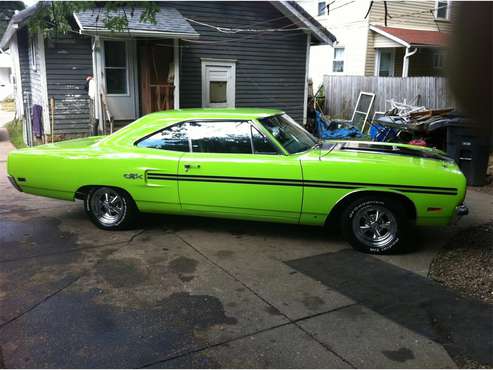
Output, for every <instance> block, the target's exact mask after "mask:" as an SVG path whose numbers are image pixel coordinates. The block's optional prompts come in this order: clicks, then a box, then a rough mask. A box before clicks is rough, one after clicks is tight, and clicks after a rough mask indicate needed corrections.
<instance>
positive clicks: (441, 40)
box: [300, 0, 453, 88]
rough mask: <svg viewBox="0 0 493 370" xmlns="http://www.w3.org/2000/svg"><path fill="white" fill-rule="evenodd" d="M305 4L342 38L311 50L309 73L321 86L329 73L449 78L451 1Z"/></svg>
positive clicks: (307, 0)
mask: <svg viewBox="0 0 493 370" xmlns="http://www.w3.org/2000/svg"><path fill="white" fill-rule="evenodd" d="M300 4H301V5H302V6H303V7H304V8H305V9H306V10H307V11H308V12H309V13H310V14H311V15H312V16H313V17H314V18H315V19H316V20H318V21H319V22H320V23H321V24H322V25H324V26H325V27H326V28H327V29H328V30H329V31H330V32H331V33H332V34H333V35H334V36H335V37H336V38H337V43H335V44H334V45H333V46H328V45H321V46H312V47H311V50H310V71H309V75H310V77H311V78H312V79H313V82H314V87H315V88H316V87H317V86H319V85H320V84H321V83H322V82H323V76H324V75H325V74H328V75H355V76H404V77H405V76H439V75H442V74H443V67H444V58H445V49H444V48H445V47H446V43H447V33H448V32H449V31H450V29H451V23H450V19H451V13H452V9H453V3H452V2H451V1H370V0H357V1H351V0H335V1H334V0H333V1H318V0H304V1H302V2H301V3H300ZM385 8H387V16H386V14H385V13H386V12H385Z"/></svg>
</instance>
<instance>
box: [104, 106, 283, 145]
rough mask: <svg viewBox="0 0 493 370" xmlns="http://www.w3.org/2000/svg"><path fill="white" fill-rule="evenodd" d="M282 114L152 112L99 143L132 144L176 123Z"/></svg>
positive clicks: (256, 110) (254, 111)
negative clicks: (120, 142) (122, 141)
mask: <svg viewBox="0 0 493 370" xmlns="http://www.w3.org/2000/svg"><path fill="white" fill-rule="evenodd" d="M283 113H284V112H283V111H281V110H278V109H270V108H185V109H173V110H167V111H162V112H154V113H150V114H147V115H145V116H143V117H141V118H139V119H138V120H136V121H135V122H133V123H131V124H130V125H127V126H126V127H124V128H122V129H120V130H118V131H117V132H115V133H113V134H112V135H110V136H108V137H107V138H106V139H105V140H104V141H102V142H101V143H103V142H106V141H109V142H118V141H120V140H122V139H123V140H128V141H129V142H133V141H134V140H136V139H140V138H142V137H143V136H145V135H148V134H150V133H152V132H154V131H157V130H160V129H163V128H165V127H167V126H170V125H172V124H175V123H177V122H185V121H192V120H224V121H229V120H231V121H234V120H252V119H258V118H263V117H270V116H275V115H279V114H283ZM125 138H127V139H125Z"/></svg>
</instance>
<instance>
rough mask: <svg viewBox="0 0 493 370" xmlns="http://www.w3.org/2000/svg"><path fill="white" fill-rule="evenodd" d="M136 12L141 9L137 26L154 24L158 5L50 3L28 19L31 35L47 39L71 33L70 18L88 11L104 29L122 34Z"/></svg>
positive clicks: (147, 3)
mask: <svg viewBox="0 0 493 370" xmlns="http://www.w3.org/2000/svg"><path fill="white" fill-rule="evenodd" d="M136 8H139V9H142V13H141V15H140V22H144V23H152V24H155V23H156V13H157V12H158V11H159V5H158V4H157V3H155V2H154V1H142V2H139V1H107V2H104V3H101V2H96V1H52V2H50V3H44V4H42V5H41V6H40V9H39V11H38V12H37V13H36V14H35V15H34V16H33V17H32V18H31V20H30V22H29V28H30V30H31V31H32V32H42V33H43V34H44V35H45V36H46V37H48V38H56V37H57V36H58V35H60V34H62V35H64V34H67V33H68V32H71V31H73V24H72V21H71V19H72V14H73V13H77V12H80V11H83V10H87V9H95V15H94V16H95V17H98V18H100V20H101V22H102V25H103V26H104V28H106V29H109V30H110V31H115V32H121V31H125V30H127V29H128V21H129V18H130V17H132V16H133V15H134V11H135V9H136Z"/></svg>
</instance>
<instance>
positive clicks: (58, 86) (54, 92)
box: [45, 35, 93, 134]
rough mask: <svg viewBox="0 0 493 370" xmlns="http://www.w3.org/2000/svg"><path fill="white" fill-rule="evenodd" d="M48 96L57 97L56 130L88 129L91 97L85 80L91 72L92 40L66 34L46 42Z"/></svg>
mask: <svg viewBox="0 0 493 370" xmlns="http://www.w3.org/2000/svg"><path fill="white" fill-rule="evenodd" d="M45 44H46V48H45V50H46V51H45V53H46V79H47V84H48V99H51V97H54V98H55V133H56V134H87V133H88V132H89V100H88V99H89V97H88V95H87V91H86V90H85V81H86V77H87V76H88V75H92V73H93V72H92V56H91V55H92V53H91V40H90V38H88V37H78V36H76V35H75V36H72V37H66V38H64V39H57V40H52V41H46V42H45Z"/></svg>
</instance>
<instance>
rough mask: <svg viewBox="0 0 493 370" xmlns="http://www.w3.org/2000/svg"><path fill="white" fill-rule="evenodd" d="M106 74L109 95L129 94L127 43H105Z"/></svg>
mask: <svg viewBox="0 0 493 370" xmlns="http://www.w3.org/2000/svg"><path fill="white" fill-rule="evenodd" d="M104 74H105V77H106V91H107V93H108V94H116V95H124V94H127V93H128V83H127V47H126V43H125V41H105V42H104Z"/></svg>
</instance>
